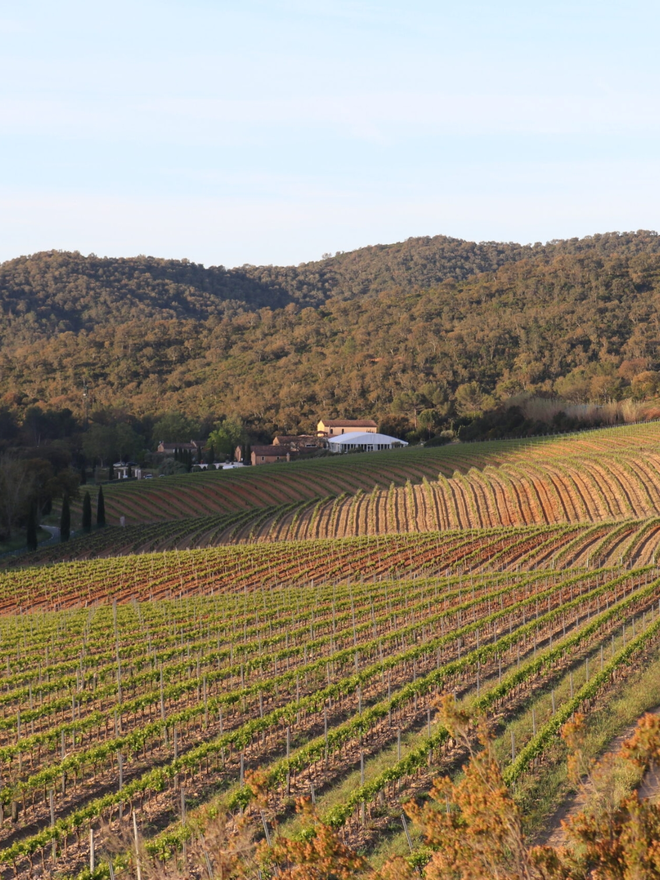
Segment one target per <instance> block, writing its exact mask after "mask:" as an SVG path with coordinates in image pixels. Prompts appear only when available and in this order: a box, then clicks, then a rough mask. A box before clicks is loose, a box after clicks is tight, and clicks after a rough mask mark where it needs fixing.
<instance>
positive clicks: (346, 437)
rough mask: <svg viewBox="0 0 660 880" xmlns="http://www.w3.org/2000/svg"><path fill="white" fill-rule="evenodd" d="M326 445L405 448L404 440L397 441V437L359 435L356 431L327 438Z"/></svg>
mask: <svg viewBox="0 0 660 880" xmlns="http://www.w3.org/2000/svg"><path fill="white" fill-rule="evenodd" d="M328 443H332V444H339V445H340V446H344V445H346V444H351V445H355V446H363V445H364V446H389V445H391V444H392V443H397V444H398V445H400V446H407V445H408V444H407V443H406V441H405V440H399V438H398V437H390V436H388V435H387V434H359V433H358V432H357V431H351V432H350V433H349V434H338V435H337V436H336V437H328Z"/></svg>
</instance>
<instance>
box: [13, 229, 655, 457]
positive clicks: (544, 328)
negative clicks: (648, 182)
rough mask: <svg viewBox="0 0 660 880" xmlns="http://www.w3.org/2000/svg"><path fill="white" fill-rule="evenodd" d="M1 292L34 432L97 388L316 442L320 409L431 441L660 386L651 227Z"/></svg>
mask: <svg viewBox="0 0 660 880" xmlns="http://www.w3.org/2000/svg"><path fill="white" fill-rule="evenodd" d="M482 269H486V270H487V271H485V272H481V273H480V274H475V273H479V272H480V270H482ZM209 273H210V274H209ZM211 278H215V279H216V281H217V283H216V282H213V284H212V283H211V280H209V279H211ZM217 279H222V283H220V281H218V280H217ZM239 281H240V283H239ZM248 282H249V283H248ZM214 284H215V286H214ZM223 285H224V286H223ZM241 285H243V286H241ZM250 285H252V286H250ZM255 291H257V292H258V291H261V292H262V293H263V292H264V291H268V292H269V293H268V296H265V297H264V298H261V299H260V298H259V297H260V294H259V295H257V293H256V292H255ZM271 294H272V296H271ZM0 296H1V297H2V299H3V302H4V304H5V305H4V312H3V315H4V317H3V321H4V325H3V327H4V329H3V330H2V331H1V332H4V333H5V334H6V335H5V339H4V342H3V347H2V353H1V354H0V393H1V394H3V395H4V402H5V404H6V406H7V407H8V408H9V409H11V410H16V409H18V410H20V411H21V412H22V413H23V414H24V418H25V419H27V414H28V409H29V407H31V406H32V407H34V406H35V405H40V407H41V409H40V410H39V411H36V410H35V417H34V419H33V421H34V433H35V436H36V435H38V434H39V432H40V431H41V432H43V431H46V432H48V431H50V432H51V433H52V432H53V431H56V430H57V431H59V432H60V433H61V432H62V431H66V425H60V424H58V425H55V426H53V425H52V424H51V422H52V421H53V418H54V417H51V418H50V420H49V419H45V418H43V417H42V416H43V414H44V413H47V412H48V409H49V408H52V409H53V410H62V409H63V408H65V407H68V408H69V409H70V410H73V412H74V413H75V414H77V415H78V416H80V414H81V411H82V397H81V388H82V384H83V381H85V380H86V381H87V383H88V385H89V387H90V399H91V405H92V410H93V413H99V412H100V411H101V410H103V409H104V408H105V409H108V411H110V412H116V411H117V410H118V409H119V410H123V411H125V412H129V413H131V414H133V415H134V416H136V417H140V418H145V417H148V418H151V419H152V424H153V421H156V420H159V419H160V420H161V425H162V420H163V419H164V418H165V420H166V421H167V418H166V416H167V414H168V413H172V412H175V413H185V414H186V417H187V418H188V419H191V420H193V421H196V422H198V423H199V424H200V425H201V424H202V423H203V421H204V420H205V419H206V420H207V424H212V423H213V420H215V419H219V418H224V417H231V418H235V419H239V420H241V421H242V422H244V423H245V424H247V425H248V427H250V428H251V429H253V430H266V431H270V432H273V431H296V430H300V429H304V430H311V429H313V428H314V427H315V424H316V421H317V419H318V417H319V415H321V414H327V415H329V416H337V415H341V416H358V415H359V416H363V417H367V416H374V417H376V418H377V419H380V420H383V419H386V418H393V417H397V418H405V419H407V420H408V422H409V424H410V425H411V426H412V425H415V424H417V425H418V426H419V427H420V428H423V429H426V428H429V429H431V428H432V427H433V426H435V425H437V424H438V422H439V421H442V420H443V419H447V418H450V417H454V418H455V417H460V416H463V417H468V418H469V417H474V416H475V415H477V414H479V413H480V412H483V411H488V410H489V409H490V408H492V407H493V406H494V405H495V404H496V403H497V402H498V401H501V400H504V399H506V398H508V397H511V396H512V395H516V394H519V393H521V392H529V393H537V394H538V393H543V394H551V393H556V394H560V395H562V396H563V397H564V398H566V399H568V400H571V401H575V402H580V401H586V400H594V401H604V400H608V399H617V398H620V397H622V396H637V397H644V396H649V395H652V394H656V393H657V391H658V388H660V375H659V374H658V367H659V366H660V352H659V350H658V348H659V344H660V343H659V342H658V340H660V326H659V316H660V239H659V237H658V236H657V235H655V234H654V233H635V234H632V233H631V234H626V235H617V234H611V235H604V236H595V237H593V238H589V239H582V240H571V241H567V242H555V243H550V244H548V245H543V246H542V245H534V246H529V247H521V246H518V245H508V244H504V245H496V244H479V245H478V244H474V243H469V242H460V241H457V240H454V239H447V238H443V237H438V238H425V239H410V240H409V241H407V242H404V243H402V244H399V245H390V246H377V247H374V248H365V249H363V250H361V251H356V252H353V253H351V254H340V255H337V256H336V257H333V258H329V259H326V260H324V261H321V262H319V263H313V264H311V263H309V264H305V265H303V266H299V267H285V268H277V267H260V268H259V267H242V269H240V270H224V269H219V268H214V269H209V270H206V269H203V267H200V266H195V265H194V264H190V263H175V262H173V261H162V260H152V259H151V258H146V257H145V258H142V257H140V258H136V259H135V260H100V259H98V258H96V257H89V258H83V257H81V256H80V255H77V254H60V253H51V254H39V255H36V256H35V257H31V258H21V259H20V260H15V261H11V262H10V263H5V264H4V265H3V266H2V267H1V271H0ZM223 296H224V297H225V299H222V297H223ZM240 296H243V300H242V301H241V302H240V306H239V305H237V303H239V297H240ZM266 301H268V302H270V303H271V305H280V304H281V303H285V304H284V306H283V307H278V308H272V307H269V306H266V305H264V303H265V302H266ZM230 302H231V303H233V305H231V307H230V306H229V305H228V304H229V303H230ZM308 303H311V304H308ZM21 304H22V305H21ZM19 306H21V308H19ZM47 328H49V329H47ZM39 413H41V414H42V415H41V416H39ZM37 416H39V417H37ZM210 416H211V417H212V418H211V420H210V422H209V421H208V420H209V417H210ZM94 419H95V421H98V420H99V419H98V418H97V415H94ZM42 422H43V424H41V423H42ZM207 433H208V431H207ZM156 439H168V438H165V437H162V438H161V437H158V438H156ZM188 439H190V438H188ZM125 451H126V452H129V450H128V449H127V450H125ZM90 452H91V450H90ZM95 457H97V458H99V459H101V458H103V457H104V456H103V455H102V454H101V453H100V452H99V453H96V455H95Z"/></svg>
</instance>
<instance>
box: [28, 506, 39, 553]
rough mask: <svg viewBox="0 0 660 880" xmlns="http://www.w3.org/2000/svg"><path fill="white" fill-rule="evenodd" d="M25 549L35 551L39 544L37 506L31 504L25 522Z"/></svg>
mask: <svg viewBox="0 0 660 880" xmlns="http://www.w3.org/2000/svg"><path fill="white" fill-rule="evenodd" d="M26 544H27V548H28V550H36V549H37V546H38V544H39V541H38V540H37V505H36V504H31V505H30V511H29V513H28V521H27V541H26Z"/></svg>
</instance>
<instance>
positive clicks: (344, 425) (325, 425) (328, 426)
mask: <svg viewBox="0 0 660 880" xmlns="http://www.w3.org/2000/svg"><path fill="white" fill-rule="evenodd" d="M377 431H378V425H377V424H376V422H374V421H372V420H371V419H321V421H320V422H319V423H318V425H317V426H316V433H317V434H318V435H319V436H321V437H340V436H341V435H342V434H350V433H352V432H358V433H360V434H375V433H376V432H377Z"/></svg>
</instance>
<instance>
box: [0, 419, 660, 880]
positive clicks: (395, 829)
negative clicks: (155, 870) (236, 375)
mask: <svg viewBox="0 0 660 880" xmlns="http://www.w3.org/2000/svg"><path fill="white" fill-rule="evenodd" d="M659 442H660V426H659V425H655V424H652V425H643V426H635V427H632V428H620V429H619V428H617V429H610V430H607V431H594V432H590V433H588V434H583V435H579V436H578V435H576V436H573V437H561V438H550V439H545V440H538V441H533V442H529V443H522V442H517V441H516V442H514V441H511V442H501V443H493V444H474V445H468V446H466V445H463V446H459V445H456V446H453V447H450V448H442V449H435V450H424V449H421V450H405V451H404V452H402V453H401V454H399V453H393V454H391V455H390V454H384V455H381V456H380V457H378V456H367V455H364V456H347V457H346V458H345V459H342V460H340V461H336V460H335V461H331V460H324V459H321V460H318V461H314V462H307V463H300V464H299V465H295V466H292V465H287V466H286V467H285V466H282V467H278V466H272V467H269V468H261V469H259V468H255V469H252V470H249V471H248V469H246V470H245V471H243V472H234V473H232V474H230V475H226V474H221V475H217V476H216V475H190V476H187V477H182V478H172V480H162V481H153V484H151V485H146V486H145V485H140V484H137V483H134V484H130V485H128V486H120V487H112V488H111V489H110V490H109V491H108V499H112V505H114V506H113V507H112V508H111V509H112V510H114V511H115V513H114V514H113V515H117V514H118V512H119V511H120V510H123V511H125V512H126V511H129V502H130V504H132V505H133V507H132V508H130V510H132V513H131V517H132V520H131V522H130V523H129V525H127V526H126V527H120V526H118V525H114V524H111V525H108V526H107V527H106V528H103V529H99V530H98V531H96V532H94V533H93V534H92V535H87V536H81V537H76V538H73V539H72V540H70V541H69V542H67V543H66V544H60V545H57V546H52V547H49V548H45V549H43V550H41V551H38V552H37V553H36V554H34V555H33V556H32V558H31V560H30V561H31V565H29V566H24V567H14V568H9V569H5V570H3V571H2V572H0V612H1V614H0V669H2V670H3V688H2V690H1V692H0V703H2V713H1V715H0V837H1V841H0V878H2V880H5V878H7V880H9V878H13V877H20V878H28V877H31V876H34V875H35V874H36V873H38V872H42V873H44V872H45V873H46V875H50V874H51V873H55V874H56V875H57V876H59V877H63V878H79V880H97V878H99V880H100V878H105V877H109V878H110V877H115V876H117V877H120V878H121V877H125V878H133V877H134V876H135V873H134V872H132V869H129V868H127V867H126V866H127V864H128V862H127V860H128V859H129V851H130V846H131V844H130V841H131V839H132V837H131V835H132V834H138V835H139V836H140V837H141V838H142V839H143V840H144V846H145V853H146V854H145V855H144V858H145V859H147V858H154V859H178V860H184V861H185V860H186V859H187V858H189V856H190V847H191V846H193V845H194V843H195V841H196V840H199V839H200V835H202V836H203V835H204V834H205V833H207V831H208V829H209V828H210V827H211V826H212V825H213V823H214V822H215V821H216V819H217V817H218V816H227V817H228V819H227V822H228V823H229V824H228V828H229V829H230V831H232V830H236V828H238V827H239V826H241V823H243V822H249V823H251V828H252V830H253V833H254V835H256V837H257V838H258V839H260V840H262V841H264V842H265V843H267V844H268V846H270V842H271V840H273V839H277V838H278V836H279V837H286V836H291V837H295V836H296V835H299V834H300V833H301V826H300V819H299V818H298V816H297V815H296V813H295V808H294V805H295V801H296V799H298V798H300V797H307V798H309V799H311V801H312V802H313V803H314V804H315V808H316V811H317V815H318V816H319V817H320V818H321V819H322V820H323V821H324V822H325V823H326V824H327V826H328V827H330V828H332V829H334V830H335V832H336V833H337V834H338V835H339V837H340V838H341V840H343V841H344V842H345V843H346V844H348V845H349V846H351V847H353V848H358V849H359V850H360V851H361V852H363V853H365V854H366V855H367V856H368V858H369V859H371V860H372V863H373V864H378V863H379V860H382V857H383V855H387V854H388V853H391V852H400V853H403V854H405V855H406V856H408V857H410V858H411V860H412V861H413V862H415V864H418V863H421V862H423V858H424V845H423V841H422V840H420V839H419V836H418V835H416V833H415V830H414V829H412V828H408V826H407V824H406V820H405V818H402V816H403V813H402V805H403V804H404V803H406V802H407V801H408V800H409V799H410V798H417V797H421V796H423V795H424V794H425V793H428V791H429V790H430V789H431V786H432V783H433V779H434V778H437V777H438V776H439V775H442V774H445V773H449V774H455V773H456V771H457V770H458V769H459V768H460V766H461V763H462V761H463V760H464V759H465V752H464V751H461V749H462V747H461V745H460V744H459V743H457V742H456V741H455V740H454V739H453V738H452V737H451V736H450V734H449V732H448V731H447V729H445V727H444V726H443V724H442V722H441V721H440V719H439V716H438V699H439V697H440V696H441V695H443V694H454V696H455V698H456V699H457V700H458V701H459V703H460V705H461V706H462V707H463V708H465V709H468V710H469V711H471V712H479V713H482V714H484V715H485V716H486V717H487V718H488V719H490V720H491V722H492V725H493V729H494V733H495V735H496V736H497V744H498V745H497V748H498V750H499V755H500V759H501V762H502V764H503V767H504V777H505V780H506V782H507V784H508V785H509V786H510V789H511V790H512V791H514V792H515V793H516V795H515V796H516V797H517V798H518V799H519V802H520V803H521V804H522V805H524V807H525V809H526V810H528V812H529V816H530V817H531V816H532V815H534V816H537V814H538V815H540V817H541V820H543V821H546V820H547V819H548V815H549V813H548V811H551V809H552V808H553V807H556V806H557V804H558V803H560V802H561V799H562V798H563V797H565V796H566V795H567V794H568V792H569V786H568V782H567V781H566V770H565V765H566V750H565V748H563V747H562V745H561V742H562V741H561V739H560V738H559V737H558V733H559V732H560V731H561V729H562V727H563V725H565V723H566V722H567V721H568V720H569V719H570V718H571V717H572V716H573V715H574V713H575V712H576V711H586V710H588V715H589V718H590V720H591V721H592V723H593V724H598V723H601V722H602V719H603V718H609V717H610V714H611V713H609V709H610V707H611V706H612V705H613V701H616V700H619V701H622V700H623V701H625V698H626V695H627V694H629V693H631V692H634V693H635V694H636V700H635V702H634V709H631V710H630V711H631V712H632V713H633V716H634V717H632V716H631V717H630V718H627V719H626V718H623V716H622V717H621V718H619V716H617V718H618V719H619V720H618V721H617V723H618V724H619V725H620V726H621V725H623V724H624V722H627V723H630V722H634V720H635V719H636V717H637V715H638V714H639V712H643V711H644V710H645V709H652V708H655V707H657V706H658V705H660V686H658V685H657V684H656V682H658V681H660V674H659V673H660V512H659V511H660V506H659V505H660V454H659V453H657V452H656V450H657V448H658V444H659ZM385 485H387V486H389V488H380V487H381V486H385ZM214 493H215V494H214ZM223 493H224V494H223ZM232 505H233V506H232ZM109 506H110V503H109ZM160 511H167V512H168V514H169V519H168V518H166V517H165V516H162V517H159V516H157V515H156V513H157V512H160ZM122 515H124V514H122ZM35 563H41V564H35ZM631 705H632V704H631ZM635 713H637V715H636V714H635ZM599 719H601V722H599ZM609 723H610V727H607V726H606V725H605V727H602V729H606V730H607V731H609V733H608V736H609V737H610V738H612V737H615V736H616V735H617V734H618V733H620V732H621V731H620V729H619V728H617V727H616V725H614V726H613V724H614V722H612V721H611V720H610V722H609ZM602 724H605V722H602ZM606 744H607V740H605V741H604V745H606ZM562 768H563V769H562ZM562 774H563V775H562ZM540 792H543V793H544V795H543V796H541V794H540ZM547 792H551V793H553V794H552V797H554V801H553V802H552V803H550V801H551V800H552V798H549V795H547ZM544 797H546V799H548V798H549V799H548V802H547V804H546V801H545V800H544ZM540 803H542V804H544V806H543V809H545V810H546V813H543V810H542V809H541V807H540V806H539V804H540ZM539 811H540V812H539ZM537 819H538V816H537ZM529 821H530V822H531V821H532V819H531V818H529ZM535 821H536V820H535ZM208 833H211V832H210V831H209V832H208ZM111 841H114V843H112V845H111V844H110V842H111ZM117 841H120V842H122V841H123V843H121V846H118V844H117ZM113 847H114V848H113ZM90 865H91V869H90ZM260 871H261V876H262V877H264V878H266V877H268V876H270V875H269V873H268V869H267V866H265V865H261V866H260V867H258V868H255V873H254V876H255V878H256V877H257V876H259V872H260ZM208 873H209V876H211V874H210V869H209V872H208ZM190 876H196V875H195V874H194V873H193V872H191V874H190Z"/></svg>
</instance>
